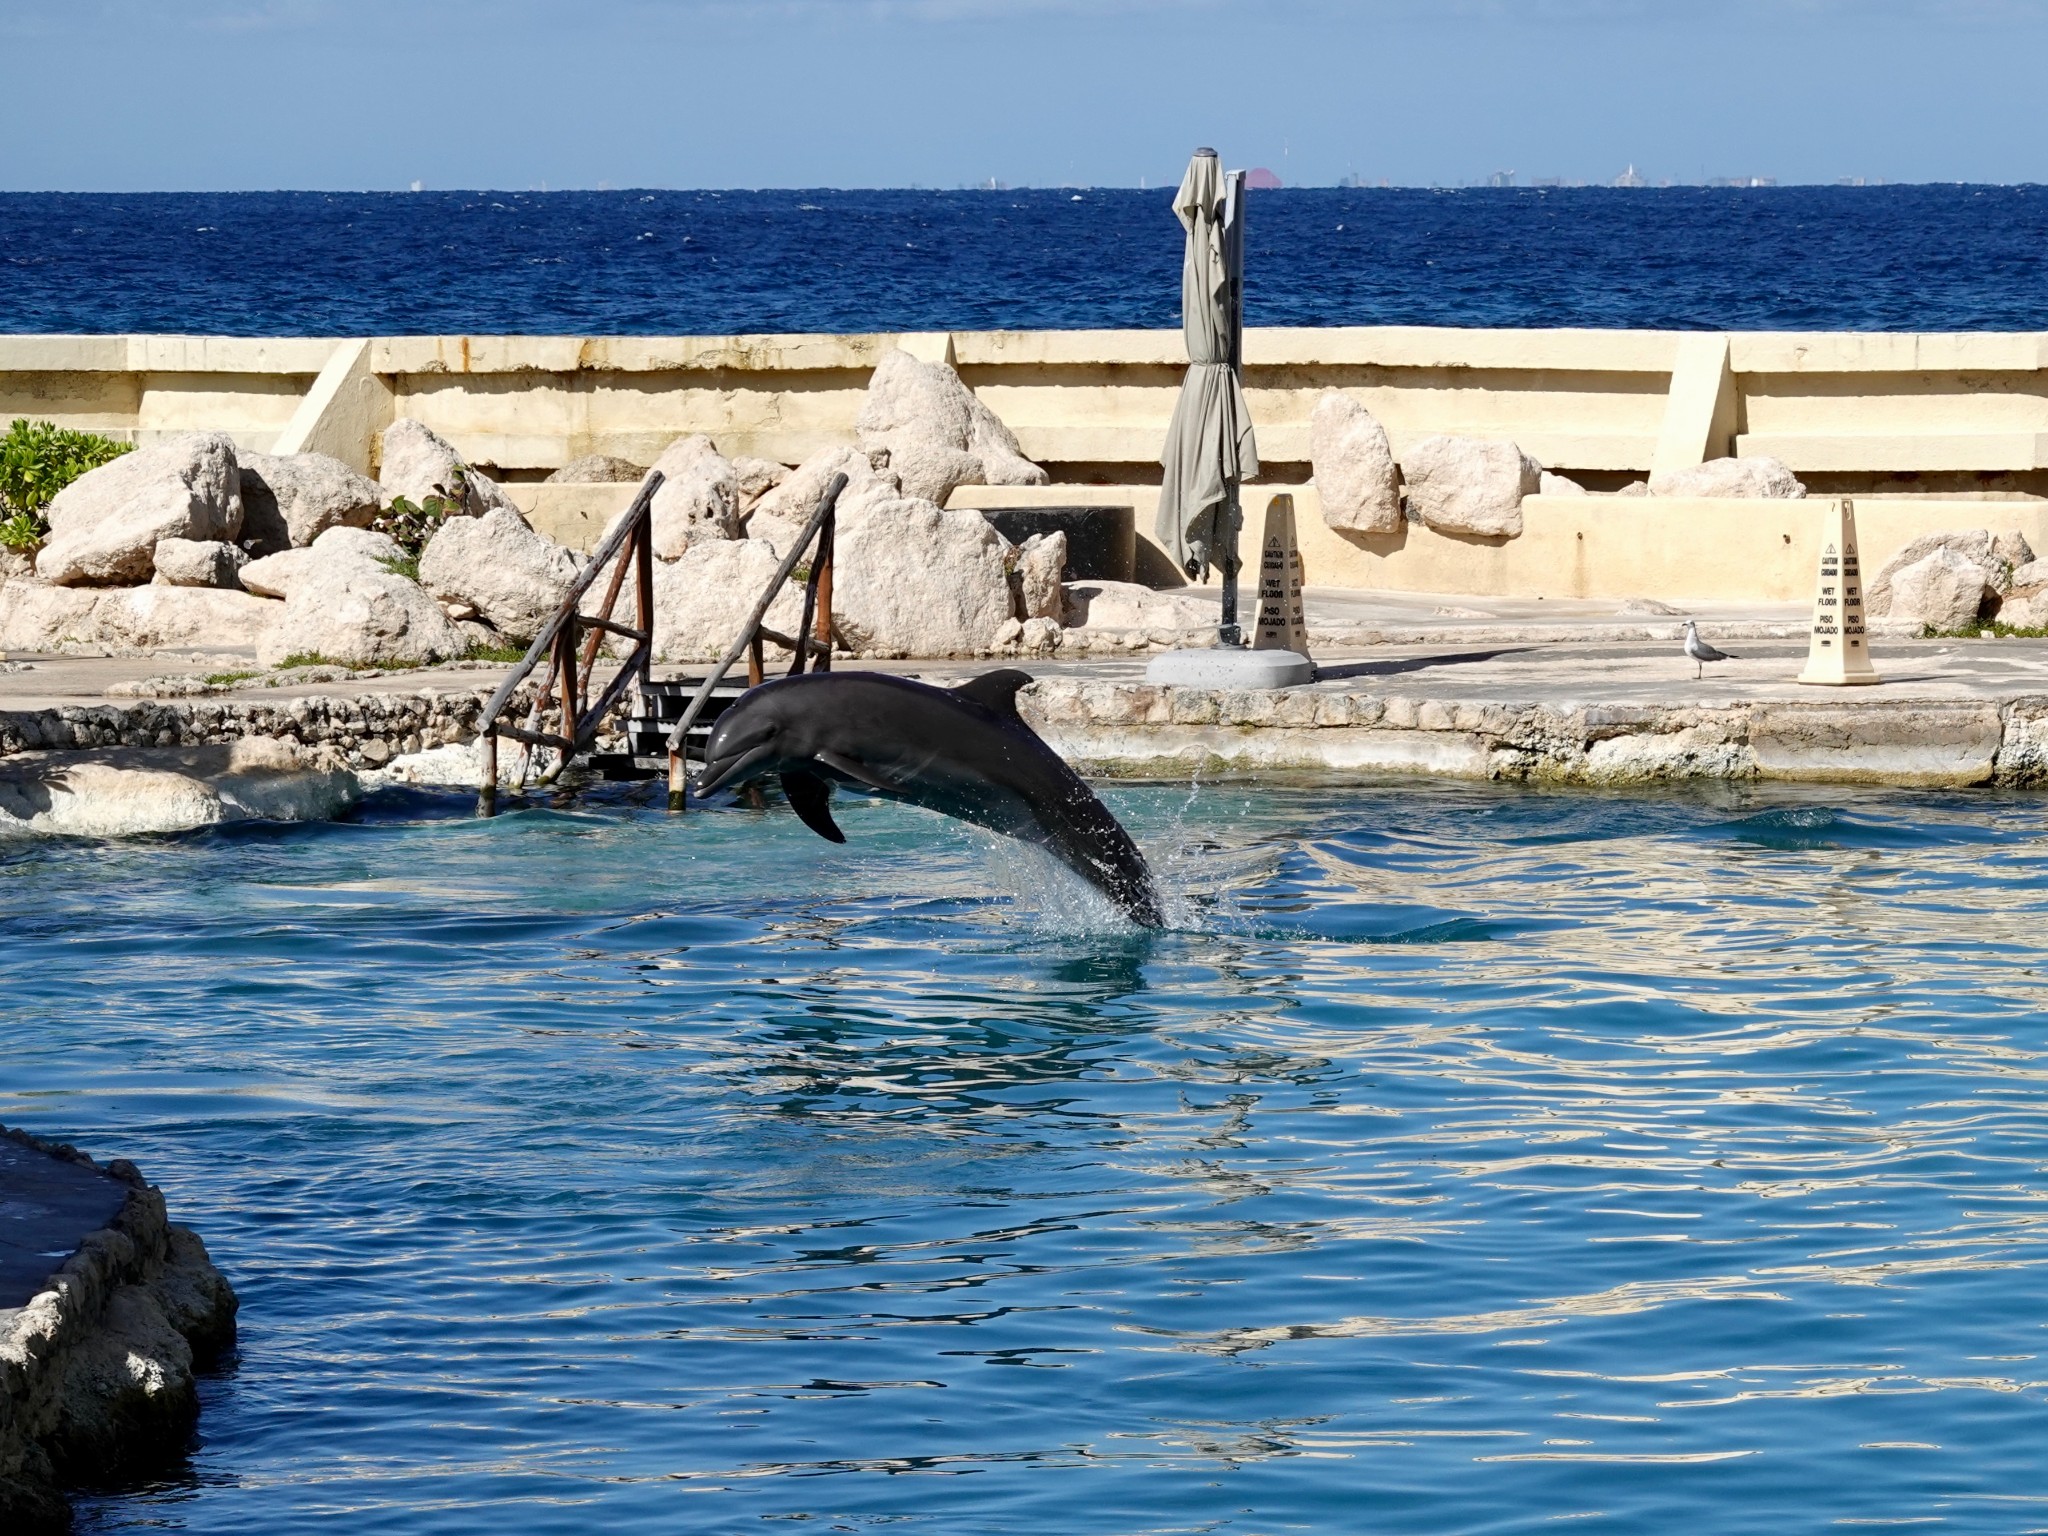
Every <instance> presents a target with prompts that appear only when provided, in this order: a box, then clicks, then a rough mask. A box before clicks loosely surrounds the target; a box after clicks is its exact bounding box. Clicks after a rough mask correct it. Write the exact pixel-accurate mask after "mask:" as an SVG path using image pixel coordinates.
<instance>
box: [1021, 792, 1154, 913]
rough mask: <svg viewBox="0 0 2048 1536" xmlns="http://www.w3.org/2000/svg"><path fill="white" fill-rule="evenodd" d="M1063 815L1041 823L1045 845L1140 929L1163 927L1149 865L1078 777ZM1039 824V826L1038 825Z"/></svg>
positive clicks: (1136, 846) (1128, 834)
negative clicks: (1047, 822) (1056, 821)
mask: <svg viewBox="0 0 2048 1536" xmlns="http://www.w3.org/2000/svg"><path fill="white" fill-rule="evenodd" d="M1064 809H1065V811H1066V813H1067V815H1066V817H1065V818H1064V819H1063V820H1062V821H1060V822H1058V823H1054V824H1050V825H1046V831H1047V832H1048V833H1049V834H1050V835H1049V836H1048V837H1047V839H1046V843H1045V846H1046V847H1047V848H1048V849H1049V850H1050V851H1051V852H1052V853H1053V854H1054V856H1055V857H1057V858H1058V859H1059V860H1060V862H1061V863H1063V864H1065V865H1066V866H1067V867H1068V868H1069V869H1071V870H1073V871H1074V873H1075V874H1077V875H1079V876H1080V877H1081V878H1082V879H1084V880H1086V881H1087V882H1088V883H1089V884H1090V885H1093V886H1094V887H1096V888H1097V889H1098V890H1100V891H1101V892H1102V893H1103V894H1104V895H1106V896H1108V897H1109V899H1110V900H1112V901H1114V902H1115V903H1116V904H1117V905H1118V906H1119V907H1121V908H1122V909H1123V912H1124V915H1125V916H1126V917H1128V918H1130V920H1131V921H1132V922H1134V923H1136V924H1137V925H1138V926H1139V927H1141V928H1164V927H1165V926H1166V913H1165V910H1164V909H1163V908H1162V907H1161V905H1160V902H1159V887H1158V886H1157V884H1155V883H1154V881H1153V879H1152V866H1151V865H1149V864H1147V863H1146V862H1145V855H1144V854H1143V853H1141V852H1140V851H1139V850H1138V845H1137V844H1136V843H1135V842H1133V841H1132V839H1131V834H1130V833H1128V832H1126V831H1125V830H1124V828H1123V823H1122V822H1120V821H1118V820H1117V819H1116V817H1115V816H1113V815H1111V814H1110V810H1109V807H1108V806H1106V805H1104V804H1103V803H1102V802H1101V800H1099V799H1097V798H1096V795H1095V791H1094V790H1092V789H1090V788H1089V787H1088V786H1087V785H1086V784H1085V783H1083V782H1082V781H1081V779H1080V777H1079V776H1078V775H1076V776H1075V778H1074V782H1073V783H1072V785H1071V786H1069V789H1068V798H1067V804H1066V806H1065V807H1064ZM1041 824H1042V825H1045V823H1043V822H1042V823H1041Z"/></svg>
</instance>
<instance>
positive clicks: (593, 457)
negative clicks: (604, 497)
mask: <svg viewBox="0 0 2048 1536" xmlns="http://www.w3.org/2000/svg"><path fill="white" fill-rule="evenodd" d="M646 473H647V466H646V465H644V464H635V463H634V462H633V461H632V460H631V459H622V458H620V457H619V456H618V455H617V454H612V453H586V454H585V455H583V457H582V458H580V459H571V460H570V461H569V462H568V463H566V464H564V465H563V466H562V467H561V468H560V469H558V470H556V471H555V472H554V473H553V474H552V475H549V476H548V477H547V480H546V482H545V483H546V484H548V485H617V484H621V483H623V482H625V481H628V480H639V479H641V478H643V477H644V476H645V475H646Z"/></svg>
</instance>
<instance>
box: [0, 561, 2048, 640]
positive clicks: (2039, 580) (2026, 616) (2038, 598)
mask: <svg viewBox="0 0 2048 1536" xmlns="http://www.w3.org/2000/svg"><path fill="white" fill-rule="evenodd" d="M0 597H4V593H0ZM1998 617H1999V618H2000V619H2001V620H2002V621H2004V622H2005V623H2007V624H2010V625H2013V626H2014V627H2015V628H2018V629H2041V628H2043V627H2048V560H2032V561H2029V562H2028V563H2027V564H2025V565H2022V566H2020V567H2019V568H2018V569H2016V570H2015V571H2014V572H2013V573H2012V577H2011V580H2010V582H2009V584H2008V585H2007V587H2006V591H2005V596H2004V600H2003V601H2002V602H2001V603H2000V604H1999V608H1998Z"/></svg>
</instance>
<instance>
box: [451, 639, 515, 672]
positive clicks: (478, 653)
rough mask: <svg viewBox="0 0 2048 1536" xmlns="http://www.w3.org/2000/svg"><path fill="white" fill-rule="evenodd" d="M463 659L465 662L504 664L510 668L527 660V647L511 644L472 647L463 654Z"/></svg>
mask: <svg viewBox="0 0 2048 1536" xmlns="http://www.w3.org/2000/svg"><path fill="white" fill-rule="evenodd" d="M462 659H463V660H464V661H497V662H503V663H504V664H505V665H506V666H508V667H509V666H512V665H513V664H514V663H516V662H521V661H524V660H526V647H525V646H523V645H511V644H506V645H472V646H471V647H470V648H469V649H468V650H466V651H464V652H463V653H462Z"/></svg>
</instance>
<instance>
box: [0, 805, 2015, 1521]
mask: <svg viewBox="0 0 2048 1536" xmlns="http://www.w3.org/2000/svg"><path fill="white" fill-rule="evenodd" d="M1105 793H1106V794H1107V796H1108V798H1109V800H1110V802H1111V803H1112V805H1113V806H1114V807H1115V809H1116V810H1117V811H1118V813H1119V814H1120V815H1122V816H1123V817H1124V818H1125V819H1126V820H1127V821H1128V822H1129V824H1130V825H1131V827H1132V829H1133V831H1134V833H1135V834H1136V835H1137V836H1138V837H1139V839H1140V840H1141V841H1142V842H1143V843H1144V844H1145V846H1146V847H1147V849H1148V851H1150V852H1151V853H1152V854H1153V856H1154V858H1155V860H1156V861H1157V862H1158V863H1159V864H1160V866H1161V867H1162V868H1163V869H1164V871H1165V878H1166V883H1167V884H1168V886H1169V887H1170V889H1171V890H1172V891H1173V892H1174V893H1175V894H1176V902H1175V905H1176V908H1177V912H1178V922H1177V926H1176V928H1175V929H1174V930H1173V931H1170V932H1166V933H1158V934H1149V935H1146V934H1134V933H1131V932H1129V931H1127V930H1124V929H1122V928H1120V927H1119V926H1118V925H1116V924H1115V923H1114V922H1111V921H1107V920H1103V919H1101V918H1099V917H1092V916H1090V915H1089V913H1088V911H1087V908H1086V903H1085V901H1081V900H1078V899H1077V893H1076V891H1075V890H1074V889H1073V888H1070V887H1069V886H1067V885H1065V884H1063V883H1061V882H1059V881H1057V880H1055V879H1053V878H1052V877H1049V876H1046V875H1045V874H1044V873H1043V871H1042V870H1039V869H1038V868H1037V867H1036V866H1035V865H1034V864H1033V863H1032V862H1031V861H1030V860H1028V859H1024V858H1020V857H1019V855H1018V853H1017V852H1016V850H1015V848H1014V847H1013V846H1010V845H1004V846H1002V847H1001V848H1000V849H998V848H997V846H996V845H995V844H994V843H993V842H992V841H991V840H989V839H986V838H984V837H982V836H981V835H980V834H976V833H972V832H969V831H966V830H964V829H962V828H960V827H959V826H958V825H957V824H954V823H948V822H942V821H939V820H937V819H936V818H933V817H930V816H927V815H925V814H924V813H921V812H918V811H914V810H909V809H906V808H903V807H900V806H894V805H888V804H883V803H879V802H873V801H864V800H859V799H857V798H855V799H849V800H848V801H847V802H846V803H845V804H843V805H842V806H841V808H840V812H839V819H840V821H841V823H842V825H843V826H844V827H845V829H846V831H847V833H848V836H849V838H850V842H849V843H848V845H847V846H846V847H844V848H833V847H829V846H827V845H825V844H823V843H821V842H819V841H818V840H817V839H816V838H814V837H812V836H811V834H810V833H808V832H807V831H805V830H804V829H803V828H802V827H801V826H800V825H798V823H797V822H796V821H795V819H794V818H793V817H791V816H790V815H789V814H787V812H786V811H783V810H781V809H780V808H777V809H775V810H772V811H769V812H767V813H765V814H757V813H752V812H747V811H743V810H737V809H735V810H729V811H722V812H721V811H712V812H708V813H704V814H697V815H692V816H690V817H688V818H670V817H669V816H668V815H667V814H666V813H665V812H663V811H661V810H658V809H655V808H653V807H652V806H651V805H649V804H648V803H647V801H646V799H645V797H644V796H642V795H641V792H640V791H639V790H638V789H633V790H612V791H605V792H602V793H597V794H592V795H589V796H585V797H583V798H572V799H564V800H562V801H560V802H558V803H555V804H552V805H546V806H536V807H534V808H532V809H528V810H523V811H517V812H513V813H508V814H504V815H501V816H499V817H498V818H497V819H495V820H491V821H479V820H476V819H473V818H472V817H470V816H469V815H468V814H467V812H468V809H469V807H468V801H467V797H466V796H433V795H428V794H425V793H420V792H408V793H395V792H386V793H384V794H382V795H380V796H379V797H377V798H376V799H374V800H373V801H372V802H370V803H369V804H368V805H367V806H366V807H365V809H364V811H363V813H362V814H361V815H360V816H359V817H358V818H356V819H355V820H353V821H350V822H344V823H341V824H336V825H326V826H312V827H256V828H245V829H240V830H229V831H223V832H213V833H204V834H198V835H193V836H187V837H175V838H160V839H138V840H131V841H127V842H122V843H115V844H84V843H78V844H73V843H63V842H50V843H43V844H26V843H14V844H6V843H4V842H0V934H4V936H5V938H4V942H0V998H4V999H5V1000H6V1004H7V1007H6V1010H5V1011H6V1037H5V1042H4V1047H0V1121H6V1122H10V1123H16V1124H22V1125H26V1126H28V1127H29V1128H31V1129H33V1130H37V1131H41V1132H45V1133H49V1134H52V1135H58V1136H63V1137H67V1138H75V1139H77V1140H78V1141H79V1142H81V1143H82V1144H83V1145H85V1146H87V1147H88V1148H91V1149H93V1150H96V1151H98V1152H100V1153H102V1154H103V1155H132V1156H133V1157H135V1158H136V1159H137V1160H138V1161H139V1162H140V1163H141V1165H142V1167H143V1168H144V1170H145V1171H146V1172H147V1173H149V1174H150V1175H151V1176H152V1177H154V1178H155V1179H157V1180H158V1181H160V1182H161V1183H162V1184H163V1186H164V1187H165V1189H166V1191H167V1193H168V1195H169V1198H170V1202H171V1206H172V1208H173V1210H174V1211H175V1212H176V1213H177V1215H178V1216H179V1217H181V1218H182V1219H185V1220H188V1221H190V1222H192V1223H194V1224H195V1225H197V1226H198V1227H199V1228H200V1229H201V1230H202V1231H203V1233H204V1235H205V1236H206V1238H207V1240H208V1242H209V1243H210V1244H211V1245H212V1248H213V1252H214V1254H215V1256H216V1257H217V1259H218V1260H219V1261H220V1263H221V1264H222V1265H223V1266H224V1267H225V1268H226V1269H227V1271H228V1272H229V1273H230V1274H231V1275H232V1276H233V1278H234V1281H235V1283H236V1285H237V1286H238V1287H239V1288H240V1291H241V1295H242V1300H243V1312H242V1324H243V1333H242V1344H241V1350H240V1354H239V1357H238V1358H237V1360H236V1361H235V1363H234V1365H233V1367H232V1369H231V1370H230V1371H229V1372H227V1373H226V1374H225V1375H223V1376H220V1377H217V1378H214V1379H213V1380H211V1381H210V1382H209V1383H208V1384H207V1387H206V1391H205V1411H204V1417H203V1419H202V1423H201V1427H200V1435H199V1443H198V1445H197V1447H196V1449H195V1451H194V1453H193V1455H192V1457H191V1460H190V1462H189V1464H188V1465H187V1466H186V1467H184V1468H182V1469H181V1470H179V1471H178V1472H177V1473H176V1474H175V1475H174V1476H172V1477H170V1478H168V1479H167V1480H165V1481H164V1482H162V1483H161V1484H159V1485H157V1486H153V1487H150V1488H147V1489H143V1490H137V1491H132V1492H129V1493H126V1494H123V1495H119V1496H115V1497H110V1498H100V1499H95V1500H91V1501H88V1502H86V1503H85V1504H84V1505H83V1506H82V1507H81V1531H82V1532H83V1533H85V1536H109V1533H114V1532H144V1531H148V1532H156V1533H162V1532H167V1531H168V1532H185V1533H193V1536H199V1533H206V1536H229V1533H233V1536H316V1533H318V1536H325V1533H331V1532H364V1533H376V1536H503V1533H513V1532H516V1533H519V1536H554V1533H562V1536H572V1533H573V1536H588V1533H594V1532H605V1533H613V1536H669V1533H673V1532H691V1533H717V1536H724V1533H738V1532H762V1531H782V1530H807V1531H828V1530H829V1531H878V1530H892V1531H903V1532H917V1533H926V1532H928V1533H931V1536H979V1533H1001V1536H1055V1533H1056V1536H1140V1533H1145V1536H1166V1533H1175V1536H1181V1533H1195V1532H1229V1533H1242V1536H1270V1533H1278V1532H1313V1533H1318V1536H1353V1533H1360V1532H1373V1533H1385V1536H1410V1533H1412V1536H1468V1533H1536V1532H1555V1531H1575V1532H1588V1533H1595V1532H1597V1533H1611V1536H1643V1533H1646V1532H1666V1531H1683V1532H1685V1533H1687V1536H1757V1533H1759V1532H1773V1533H1777V1532H1786V1533H1789V1532H1812V1531H1822V1530H1830V1529H1836V1528H1851V1527H1859V1526H1879V1527H1891V1526H1901V1525H1904V1526H1917V1525H1928V1526H1931V1527H1933V1528H1936V1529H1939V1530H1942V1531H1951V1532H1968V1533H1986V1536H1991V1533H1996V1536H2011V1533H2017V1532H2023V1531H2039V1530H2042V1529H2044V1528H2048V1489H2044V1486H2043V1482H2042V1477H2041V1462H2042V1446H2043V1444H2044V1443H2048V1291H2044V1286H2043V1277H2044V1274H2048V1177H2044V1169H2048V1094H2044V1090H2048V1025H2044V1006H2043V1005H2044V1002H2048V870H2044V865H2043V862H2042V859H2041V801H2040V800H2039V798H2038V797H2032V796H2021V795H2012V796H2006V795H1999V794H1992V793H1973V794H1930V793H1910V792H1881V791H1857V790H1806V791H1800V790H1791V789H1781V790H1766V789H1758V788H1745V787H1739V786H1717V787H1713V788H1709V789H1703V790H1700V791H1697V792H1691V793H1680V792H1672V793H1666V794H1607V795H1598V794H1583V793H1580V794H1552V793H1542V792H1531V791H1525V790H1518V789H1509V788H1487V787H1484V786H1456V785H1445V784H1430V783H1414V782H1407V783H1363V784H1351V785H1346V786H1344V787H1342V788H1341V789H1312V788H1299V789H1290V788H1286V787H1273V786H1269V787H1266V788H1257V789H1248V788H1244V787H1241V786H1238V787H1233V786H1227V785H1224V786H1210V787H1205V788H1200V789H1191V788H1190V787H1188V786H1185V785H1183V786H1178V787H1176V786H1165V785H1161V786H1150V787H1133V786H1110V787H1109V788H1108V789H1107V790H1106V791H1105Z"/></svg>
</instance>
